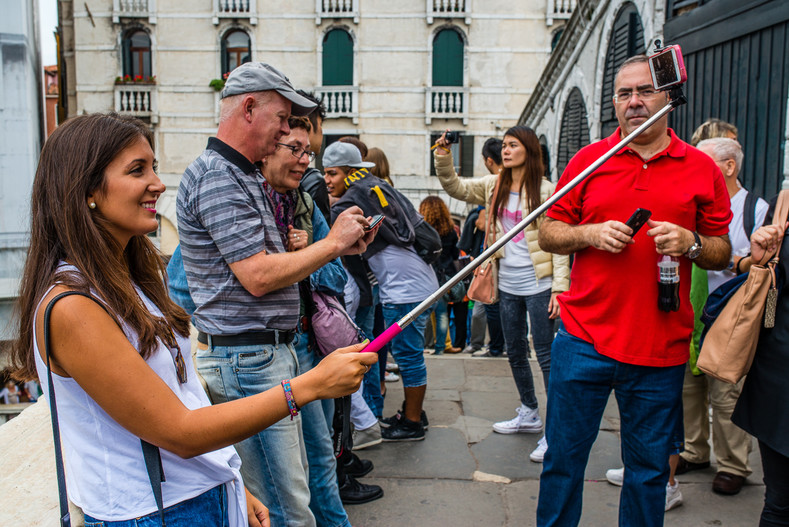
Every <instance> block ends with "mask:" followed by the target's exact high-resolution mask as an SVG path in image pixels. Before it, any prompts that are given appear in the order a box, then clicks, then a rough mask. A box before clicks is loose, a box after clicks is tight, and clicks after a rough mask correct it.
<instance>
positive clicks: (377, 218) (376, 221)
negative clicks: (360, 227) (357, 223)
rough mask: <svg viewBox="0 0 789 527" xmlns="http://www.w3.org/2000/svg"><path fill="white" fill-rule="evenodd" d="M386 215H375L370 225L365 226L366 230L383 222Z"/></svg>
mask: <svg viewBox="0 0 789 527" xmlns="http://www.w3.org/2000/svg"><path fill="white" fill-rule="evenodd" d="M385 217H386V216H384V215H383V214H378V215H376V216H373V219H372V220H370V225H368V226H367V227H365V228H364V230H366V231H371V230H373V229H374V228H375V226H376V225H378V224H379V223H381V222H382V221H383V220H384V218H385Z"/></svg>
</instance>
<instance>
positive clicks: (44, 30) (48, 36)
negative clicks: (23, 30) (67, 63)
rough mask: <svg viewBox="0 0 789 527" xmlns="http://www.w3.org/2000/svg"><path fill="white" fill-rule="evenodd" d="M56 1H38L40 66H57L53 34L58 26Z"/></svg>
mask: <svg viewBox="0 0 789 527" xmlns="http://www.w3.org/2000/svg"><path fill="white" fill-rule="evenodd" d="M57 9H58V8H57V0H38V12H39V19H38V22H39V27H38V34H39V38H40V39H41V65H42V66H52V65H54V64H57V62H58V60H57V49H56V46H55V36H54V35H53V32H54V31H55V28H56V27H57V25H58V11H57Z"/></svg>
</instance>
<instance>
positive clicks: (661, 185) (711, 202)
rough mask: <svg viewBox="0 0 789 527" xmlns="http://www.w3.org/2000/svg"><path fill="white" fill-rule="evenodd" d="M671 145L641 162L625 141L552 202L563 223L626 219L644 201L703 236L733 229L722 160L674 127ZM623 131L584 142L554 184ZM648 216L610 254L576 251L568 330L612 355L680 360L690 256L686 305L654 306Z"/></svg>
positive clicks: (565, 308) (688, 324) (683, 281)
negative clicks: (664, 308) (620, 247)
mask: <svg viewBox="0 0 789 527" xmlns="http://www.w3.org/2000/svg"><path fill="white" fill-rule="evenodd" d="M668 132H669V135H670V136H671V142H670V143H669V146H668V147H667V148H666V149H665V150H664V151H663V152H661V153H660V154H658V155H657V156H655V157H653V158H652V159H651V160H650V161H648V162H644V160H643V159H641V156H639V155H638V154H637V153H636V152H635V151H633V150H632V149H631V148H629V147H625V148H624V149H623V150H621V151H620V152H619V153H618V154H617V155H615V156H613V157H612V158H611V159H609V160H608V161H607V162H606V163H605V164H603V166H602V167H600V168H598V169H597V171H596V172H594V173H593V174H592V175H591V176H589V177H588V178H586V180H584V181H583V182H581V183H580V184H578V186H576V187H575V188H574V189H572V190H571V191H570V192H569V193H568V194H567V195H566V196H564V197H563V198H562V199H560V200H559V201H558V202H557V203H556V204H554V205H553V207H551V209H550V210H549V211H548V216H549V217H551V218H553V219H555V220H559V221H563V222H565V223H569V224H573V225H583V224H587V223H602V222H604V221H607V220H618V221H622V222H625V221H627V219H628V218H629V217H630V215H631V214H632V213H633V212H634V211H635V210H636V209H637V208H638V207H641V208H644V209H649V210H651V211H652V219H653V220H655V221H668V222H671V223H674V224H676V225H680V226H682V227H684V228H686V229H689V230H691V231H697V232H698V233H700V234H703V235H705V236H722V235H724V234H727V233H728V230H729V221H730V220H731V216H732V214H731V210H730V207H729V194H728V192H727V191H726V184H725V182H724V180H723V175H722V174H721V171H720V169H718V167H717V166H716V165H715V163H714V162H713V161H712V159H710V157H709V156H707V155H705V154H703V153H702V152H700V151H699V150H697V149H695V148H693V147H692V146H690V145H688V144H687V143H685V142H684V141H682V140H680V139H679V138H678V137H677V136H676V135H675V134H674V131H673V130H671V129H669V131H668ZM619 140H620V135H619V129H617V130H616V132H614V134H613V135H611V136H610V137H608V138H606V139H604V140H602V141H598V142H597V143H594V144H592V145H589V146H587V147H585V148H583V149H582V150H581V151H580V152H578V153H577V154H576V155H575V157H573V158H572V160H571V161H570V163H569V164H568V165H567V169H566V170H565V171H564V174H562V177H561V179H560V180H559V184H558V186H557V190H558V189H560V188H562V187H563V186H564V185H566V184H567V183H568V182H570V181H571V180H572V179H573V178H574V177H575V176H577V175H578V174H580V173H581V172H582V171H583V170H584V169H585V168H586V167H587V166H589V165H590V164H592V163H593V162H594V161H595V160H596V159H597V158H599V157H600V156H601V155H602V154H604V153H605V152H607V151H608V150H610V149H611V148H612V147H613V146H615V145H616V144H617V143H618V142H619ZM648 230H649V226H648V225H645V226H644V227H643V228H642V229H641V230H640V231H639V232H638V233H637V234H636V236H635V238H634V241H635V243H634V244H632V245H629V246H628V247H626V248H625V249H624V250H623V251H622V252H621V253H619V254H613V253H609V252H606V251H601V250H598V249H595V248H593V247H589V248H586V249H584V250H582V251H579V252H577V253H576V254H575V262H574V263H573V268H572V273H571V275H570V278H571V283H570V290H569V291H567V292H565V293H563V294H561V295H560V296H559V304H560V306H561V317H562V322H563V323H564V325H565V327H566V328H567V331H568V332H569V333H570V334H572V335H574V336H576V337H578V338H581V339H583V340H586V341H587V342H591V343H592V344H593V345H594V347H595V350H597V352H598V353H601V354H603V355H605V356H607V357H611V358H612V359H615V360H618V361H621V362H624V363H628V364H637V365H642V366H675V365H679V364H683V363H685V362H687V360H688V349H689V345H690V336H691V332H692V330H693V308H692V307H691V305H690V271H691V262H690V260H688V259H687V258H685V257H682V258H680V308H679V311H677V312H673V313H665V312H663V311H660V310H659V309H658V307H657V296H658V287H657V277H658V271H657V261H658V257H659V255H658V254H657V251H656V250H655V242H654V239H653V238H651V237H650V236H647V234H646V233H647V231H648Z"/></svg>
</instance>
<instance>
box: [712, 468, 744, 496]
mask: <svg viewBox="0 0 789 527" xmlns="http://www.w3.org/2000/svg"><path fill="white" fill-rule="evenodd" d="M744 484H745V478H744V477H742V476H737V475H735V474H730V473H728V472H718V473H717V474H715V479H713V480H712V490H713V491H715V492H717V493H718V494H726V495H727V496H733V495H734V494H737V493H738V492H740V490H742V486H743V485H744Z"/></svg>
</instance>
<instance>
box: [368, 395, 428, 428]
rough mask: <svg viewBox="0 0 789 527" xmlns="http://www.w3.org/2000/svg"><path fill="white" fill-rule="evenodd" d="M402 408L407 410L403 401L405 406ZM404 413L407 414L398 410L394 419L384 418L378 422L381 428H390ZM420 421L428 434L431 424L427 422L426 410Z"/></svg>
mask: <svg viewBox="0 0 789 527" xmlns="http://www.w3.org/2000/svg"><path fill="white" fill-rule="evenodd" d="M401 406H402V407H403V408H405V401H403V404H402V405H401ZM404 413H405V412H404V411H403V410H402V409H401V410H398V411H397V413H396V414H394V415H393V416H392V417H382V418H381V419H379V420H378V423H379V424H380V425H381V428H389V427H390V426H392V425H393V424H395V423H396V422H397V421H398V420H399V419H400V417H401V416H402V415H403V414H404ZM419 420H420V421H421V423H422V428H424V429H425V432H427V428H428V426H429V425H430V423H429V422H428V420H427V414H426V413H425V411H424V410H422V415H421V417H420V419H419Z"/></svg>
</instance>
